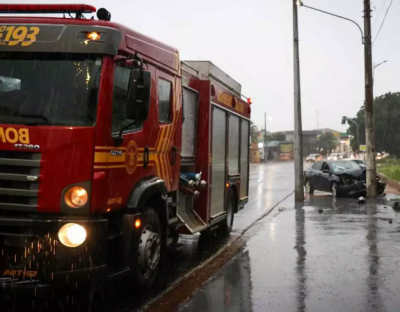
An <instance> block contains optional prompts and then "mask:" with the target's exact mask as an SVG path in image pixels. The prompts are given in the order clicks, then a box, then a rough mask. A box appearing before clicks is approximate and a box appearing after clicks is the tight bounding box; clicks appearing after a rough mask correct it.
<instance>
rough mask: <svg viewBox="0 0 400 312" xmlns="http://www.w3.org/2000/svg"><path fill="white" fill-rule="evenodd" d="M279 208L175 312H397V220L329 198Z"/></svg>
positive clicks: (380, 205)
mask: <svg viewBox="0 0 400 312" xmlns="http://www.w3.org/2000/svg"><path fill="white" fill-rule="evenodd" d="M283 206H284V208H283V209H276V210H274V211H273V212H272V213H271V214H270V215H268V216H267V217H266V218H264V219H263V220H261V221H260V222H259V225H260V228H261V229H260V230H259V232H258V233H257V234H256V235H255V236H254V237H252V238H251V239H250V240H249V241H248V243H247V245H246V248H245V249H244V250H243V252H242V253H241V254H240V255H238V256H237V257H236V258H235V259H233V260H232V261H231V262H230V263H229V264H228V265H226V266H225V267H224V269H222V270H221V271H220V273H219V274H218V275H217V276H216V277H215V278H214V279H213V280H212V281H210V282H209V283H208V284H206V285H205V287H204V288H203V289H201V290H200V291H198V292H197V293H196V294H195V295H194V297H193V298H192V300H191V301H189V302H187V303H185V304H183V305H181V307H180V310H179V311H184V312H191V311H193V312H203V311H204V312H208V311H216V312H217V311H218V312H219V311H243V312H246V311H260V312H261V311H274V312H280V311H309V312H314V311H315V312H321V311H332V312H339V311H344V312H352V311H379V312H381V311H398V308H399V307H400V296H399V295H398V294H399V292H400V270H399V264H400V252H399V249H400V234H399V229H400V216H397V215H396V214H395V212H394V211H393V209H392V208H391V207H390V206H387V205H385V204H384V202H383V201H381V202H380V201H378V202H377V201H370V202H368V203H367V204H366V205H358V204H357V202H356V200H354V199H336V200H335V199H332V197H331V196H314V197H311V198H310V200H309V201H308V202H306V203H305V205H304V207H299V208H298V209H296V208H294V205H293V198H291V199H290V200H287V201H285V203H284V204H283ZM320 209H322V211H320Z"/></svg>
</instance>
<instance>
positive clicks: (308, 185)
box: [304, 180, 314, 194]
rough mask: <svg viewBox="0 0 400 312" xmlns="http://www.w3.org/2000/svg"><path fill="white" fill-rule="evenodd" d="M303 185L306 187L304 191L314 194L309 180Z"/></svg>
mask: <svg viewBox="0 0 400 312" xmlns="http://www.w3.org/2000/svg"><path fill="white" fill-rule="evenodd" d="M304 187H305V189H306V193H307V194H314V189H313V187H312V186H311V183H310V180H306V183H305V185H304Z"/></svg>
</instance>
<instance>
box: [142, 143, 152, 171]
mask: <svg viewBox="0 0 400 312" xmlns="http://www.w3.org/2000/svg"><path fill="white" fill-rule="evenodd" d="M149 154H150V153H149V148H148V147H147V146H146V147H145V148H144V152H143V168H145V169H146V168H147V166H148V164H149Z"/></svg>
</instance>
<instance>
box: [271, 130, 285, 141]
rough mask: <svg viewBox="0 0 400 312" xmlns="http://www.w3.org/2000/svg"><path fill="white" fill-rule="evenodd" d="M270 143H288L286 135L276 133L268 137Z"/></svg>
mask: <svg viewBox="0 0 400 312" xmlns="http://www.w3.org/2000/svg"><path fill="white" fill-rule="evenodd" d="M267 140H268V141H286V135H285V134H284V133H283V132H275V133H271V134H269V135H267Z"/></svg>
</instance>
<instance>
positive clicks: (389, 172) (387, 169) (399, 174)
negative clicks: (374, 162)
mask: <svg viewBox="0 0 400 312" xmlns="http://www.w3.org/2000/svg"><path fill="white" fill-rule="evenodd" d="M378 171H379V172H381V173H383V174H384V175H385V176H387V177H388V178H390V179H392V180H394V181H400V165H387V166H384V167H383V168H378Z"/></svg>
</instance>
